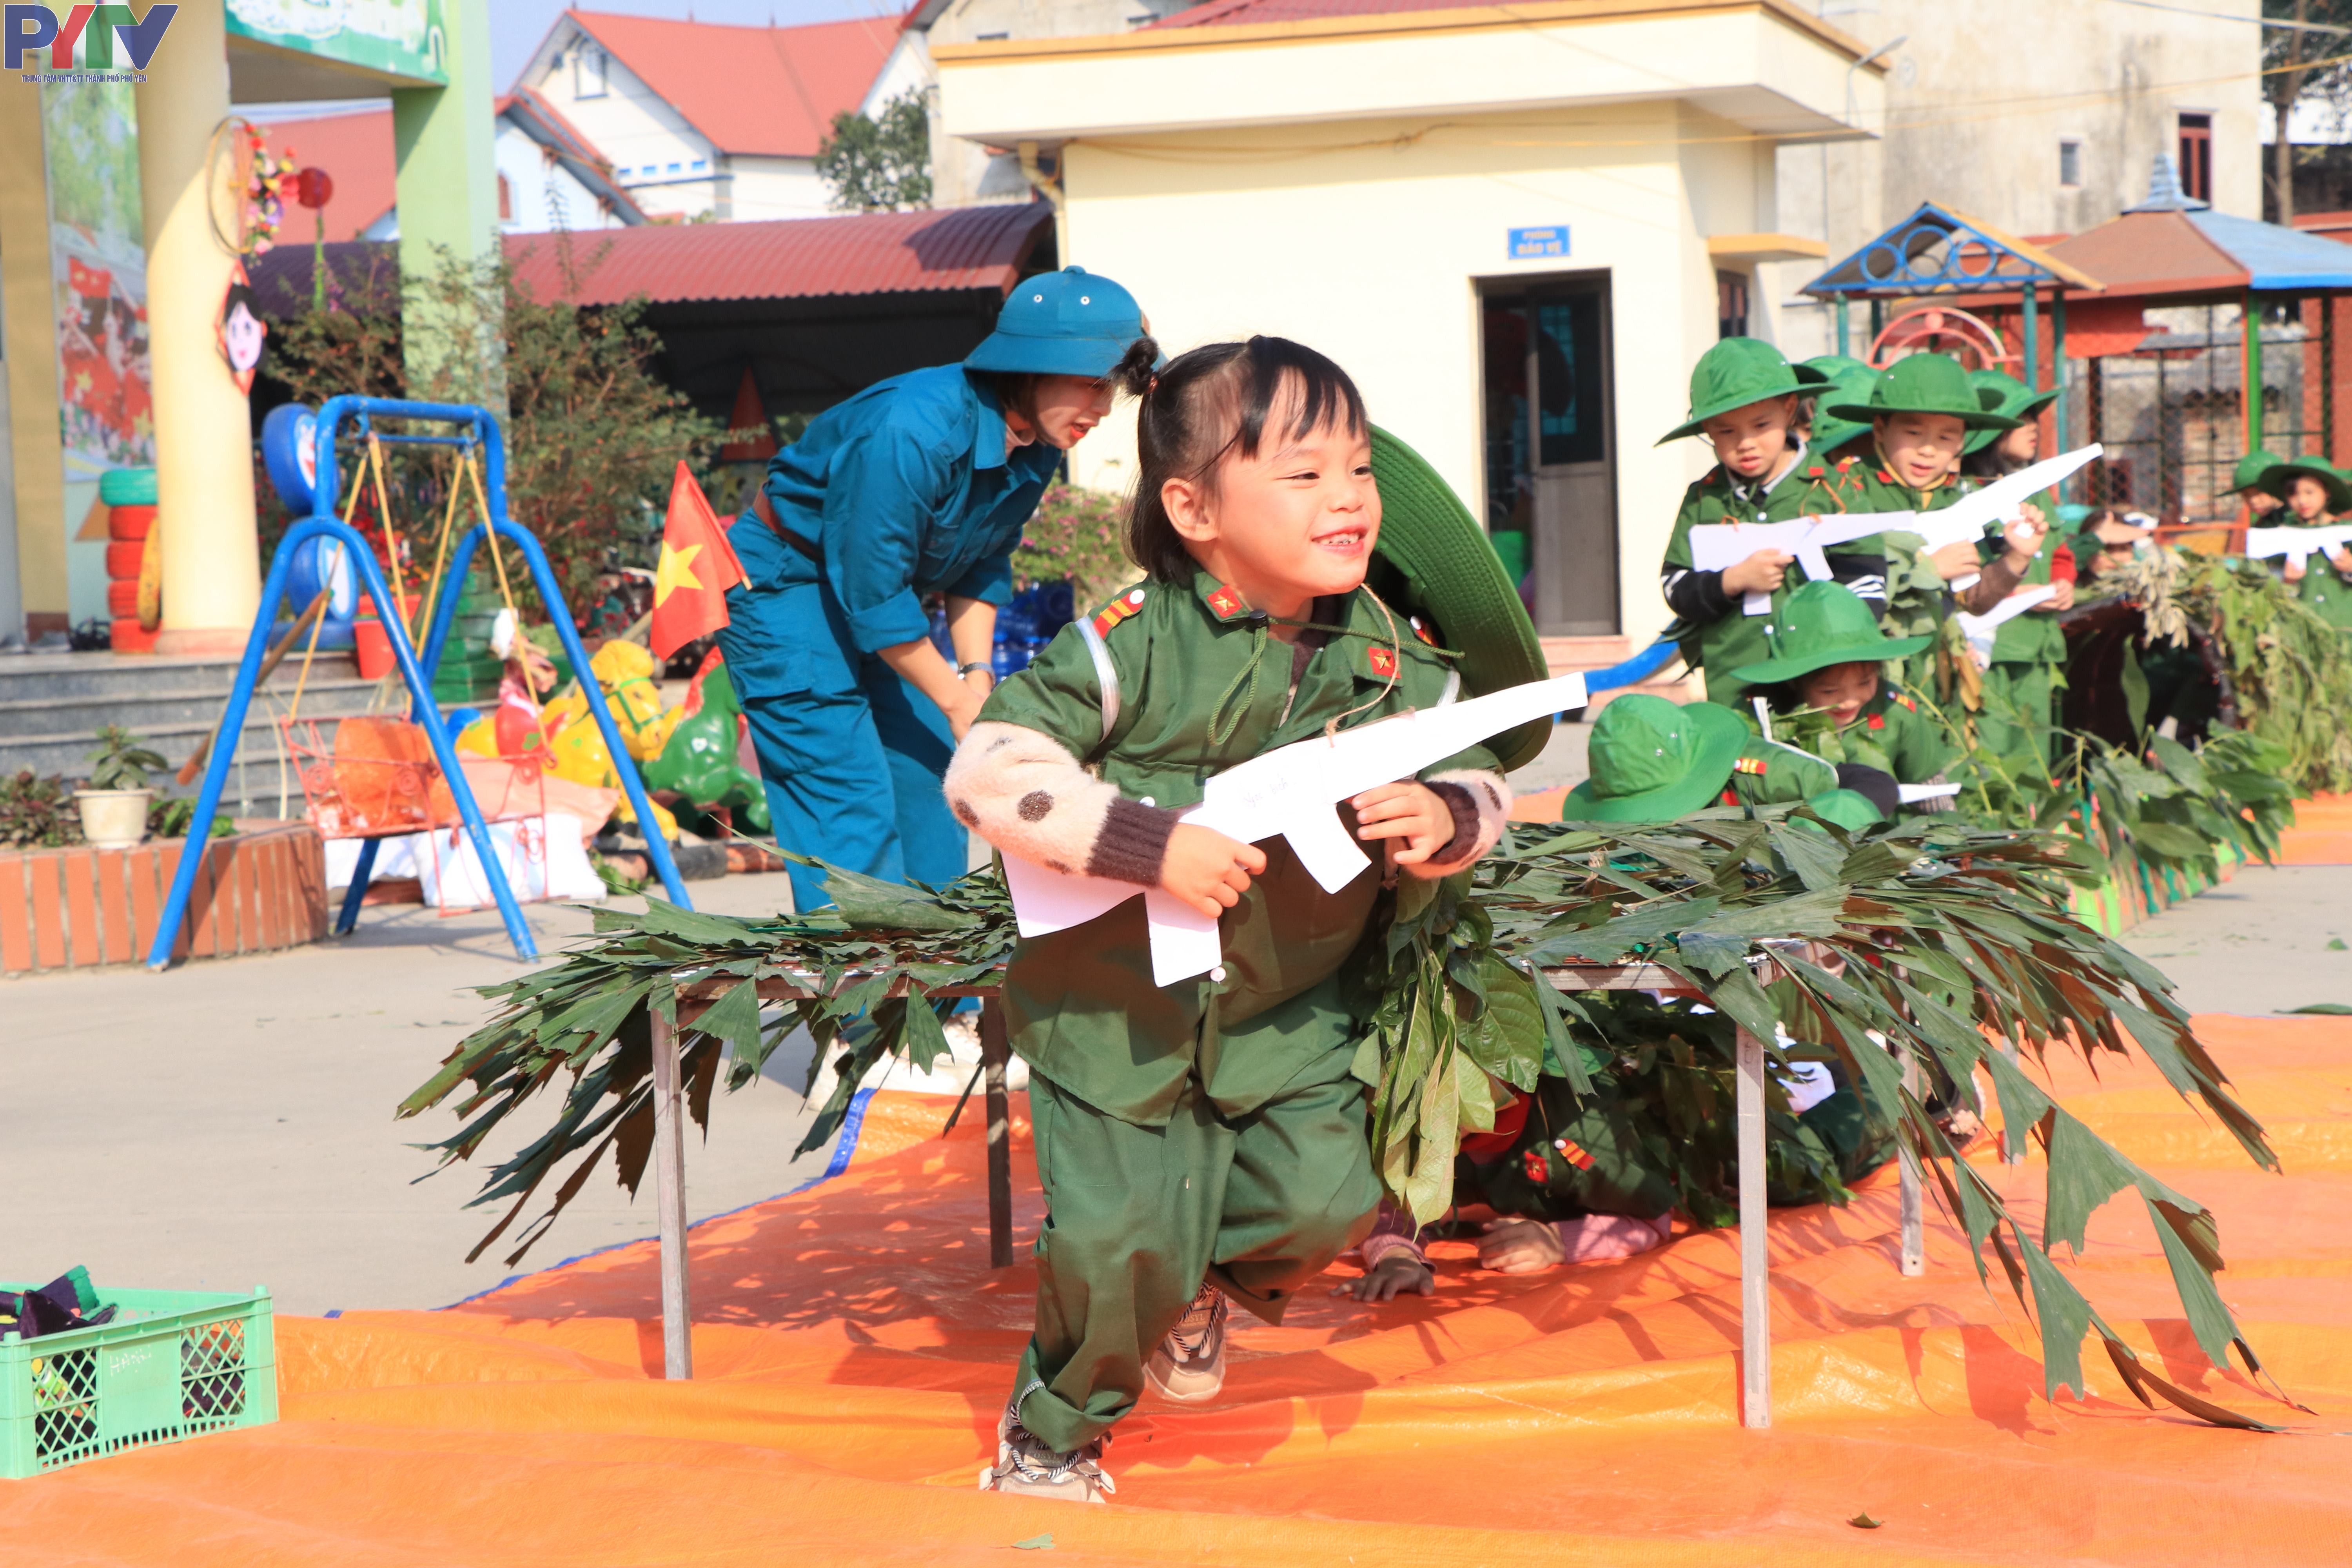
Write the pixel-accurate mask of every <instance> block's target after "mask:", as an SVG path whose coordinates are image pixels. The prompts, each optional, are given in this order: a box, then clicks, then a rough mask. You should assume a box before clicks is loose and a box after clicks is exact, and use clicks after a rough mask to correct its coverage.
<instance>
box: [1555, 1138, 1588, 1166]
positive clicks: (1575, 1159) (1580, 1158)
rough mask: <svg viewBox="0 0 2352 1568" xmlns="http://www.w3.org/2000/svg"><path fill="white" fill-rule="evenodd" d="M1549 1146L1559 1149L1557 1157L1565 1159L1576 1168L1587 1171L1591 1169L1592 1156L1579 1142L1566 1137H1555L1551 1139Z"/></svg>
mask: <svg viewBox="0 0 2352 1568" xmlns="http://www.w3.org/2000/svg"><path fill="white" fill-rule="evenodd" d="M1551 1146H1552V1147H1553V1148H1555V1149H1557V1150H1559V1157H1560V1158H1561V1159H1563V1160H1565V1161H1567V1162H1568V1163H1570V1164H1571V1165H1573V1166H1575V1167H1576V1168H1577V1169H1578V1170H1580V1171H1589V1170H1591V1169H1592V1163H1593V1161H1592V1156H1591V1155H1590V1154H1588V1153H1586V1152H1584V1150H1583V1148H1582V1147H1581V1146H1580V1145H1579V1144H1577V1143H1575V1142H1571V1141H1570V1140H1569V1139H1566V1138H1555V1139H1553V1140H1552V1141H1551Z"/></svg>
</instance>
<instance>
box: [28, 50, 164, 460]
mask: <svg viewBox="0 0 2352 1568" xmlns="http://www.w3.org/2000/svg"><path fill="white" fill-rule="evenodd" d="M41 121H42V130H43V132H44V140H45V142H46V143H47V163H48V175H49V181H48V184H49V280H50V290H51V300H52V302H53V307H54V308H53V311H52V314H53V316H54V319H55V320H56V321H57V330H58V426H59V430H58V435H59V437H60V440H61V443H62V445H63V447H64V449H65V468H66V475H65V477H66V479H68V481H72V480H76V479H85V480H87V479H97V478H98V477H99V476H100V474H102V473H104V472H105V471H106V470H107V469H109V468H148V467H151V466H152V464H153V463H154V461H155V422H154V412H153V405H152V402H151V400H150V396H149V384H150V372H149V366H148V353H147V252H146V248H145V246H144V243H143V235H144V227H143V224H142V218H141V214H140V205H139V131H138V118H137V111H136V110H135V108H134V107H133V103H132V98H131V86H130V84H129V83H128V82H116V81H102V80H100V81H79V82H50V83H45V84H43V86H42V88H41Z"/></svg>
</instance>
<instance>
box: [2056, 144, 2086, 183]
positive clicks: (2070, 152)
mask: <svg viewBox="0 0 2352 1568" xmlns="http://www.w3.org/2000/svg"><path fill="white" fill-rule="evenodd" d="M2058 183H2059V184H2062V185H2080V184H2082V183H2083V143H2082V142H2079V141H2077V140H2075V139H2074V137H2072V136H2063V137H2061V138H2059V141H2058Z"/></svg>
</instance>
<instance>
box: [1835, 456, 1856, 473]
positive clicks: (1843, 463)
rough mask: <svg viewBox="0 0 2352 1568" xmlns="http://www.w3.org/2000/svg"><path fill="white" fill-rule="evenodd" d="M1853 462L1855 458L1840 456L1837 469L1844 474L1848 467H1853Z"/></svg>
mask: <svg viewBox="0 0 2352 1568" xmlns="http://www.w3.org/2000/svg"><path fill="white" fill-rule="evenodd" d="M1853 464H1854V460H1853V458H1839V459H1838V460H1837V471H1838V472H1839V473H1841V474H1843V473H1844V472H1845V471H1846V470H1847V469H1849V468H1853Z"/></svg>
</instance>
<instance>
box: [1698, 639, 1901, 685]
mask: <svg viewBox="0 0 2352 1568" xmlns="http://www.w3.org/2000/svg"><path fill="white" fill-rule="evenodd" d="M1935 640H1936V639H1935V637H1934V635H1933V634H1927V635H1923V636H1920V637H1881V638H1879V639H1878V640H1877V641H1876V642H1853V643H1847V644H1845V645H1844V646H1843V647H1830V648H1823V649H1822V650H1821V651H1820V652H1818V653H1804V654H1791V655H1788V656H1786V657H1784V658H1768V659H1763V660H1760V661H1759V662H1758V663H1755V664H1743V665H1741V666H1740V667H1739V668H1738V669H1735V670H1733V671H1732V672H1731V678H1732V679H1734V680H1743V681H1746V682H1747V683H1748V685H1750V686H1777V685H1779V684H1780V682H1782V681H1784V680H1794V679H1797V678H1798V677H1799V676H1801V675H1811V674H1812V672H1813V671H1815V670H1817V669H1827V668H1829V667H1830V666H1832V665H1833V664H1885V663H1886V662H1888V661H1889V660H1892V659H1898V658H1910V657H1911V656H1912V655H1913V654H1915V653H1917V652H1918V651H1919V650H1920V649H1921V648H1923V647H1927V645H1928V644H1929V643H1931V642H1934V641H1935Z"/></svg>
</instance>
